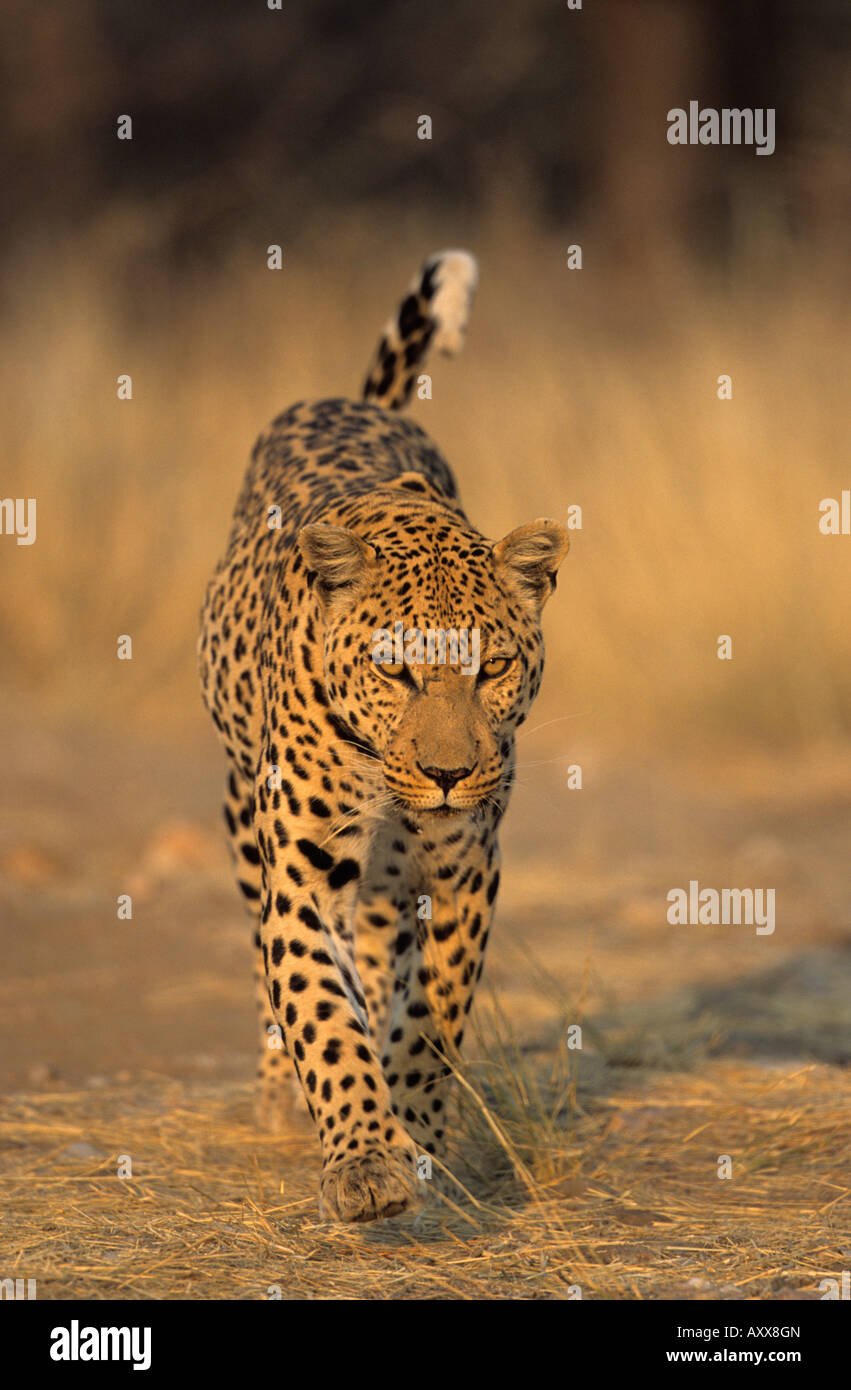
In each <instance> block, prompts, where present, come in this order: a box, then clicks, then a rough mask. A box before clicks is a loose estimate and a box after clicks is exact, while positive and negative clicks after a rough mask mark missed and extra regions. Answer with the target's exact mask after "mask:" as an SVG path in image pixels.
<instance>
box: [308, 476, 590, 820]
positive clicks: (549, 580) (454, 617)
mask: <svg viewBox="0 0 851 1390" xmlns="http://www.w3.org/2000/svg"><path fill="white" fill-rule="evenodd" d="M374 511H375V512H376V513H377V515H376V517H375V519H372V518H371V517H370V516H368V515H364V516H363V518H358V519H357V521H356V522H355V523H354V525H347V526H336V525H330V524H326V523H316V524H313V525H310V526H306V527H305V528H304V529H303V530H302V531H301V533H300V536H299V543H300V547H301V552H302V555H303V557H304V560H305V563H306V565H307V568H308V571H309V572H310V575H311V582H312V584H313V589H314V593H315V595H316V600H317V604H318V606H319V610H320V613H321V619H322V621H323V623H324V645H325V689H326V695H327V699H328V701H329V704H330V706H331V709H332V711H333V714H334V716H336V718H337V719H339V720H341V721H343V723H344V724H345V726H346V728H347V729H348V730H351V733H352V735H353V741H354V742H356V743H359V744H361V745H362V746H363V747H364V748H366V749H368V750H370V751H371V753H372V755H373V756H374V757H375V758H377V759H378V761H379V762H380V767H381V774H382V776H383V782H384V785H385V787H386V790H387V792H388V793H389V794H390V796H391V797H392V798H393V800H394V801H395V802H396V803H397V805H399V806H400V807H402V808H404V809H405V810H407V811H409V812H412V813H414V814H419V815H423V814H428V813H437V814H442V815H449V814H453V813H455V814H457V813H466V814H470V813H471V812H473V811H475V810H476V808H478V807H480V806H482V805H483V804H484V803H485V802H487V801H488V800H489V799H491V800H497V804H504V800H505V795H504V793H505V792H506V790H507V774H508V773H509V772H510V769H511V766H512V755H513V741H514V731H515V730H516V728H517V727H518V726H519V725H520V724H522V722H523V720H524V719H525V717H526V715H527V714H528V712H529V709H530V707H531V704H532V701H533V700H534V698H535V696H536V695H537V693H538V689H539V686H540V683H541V676H542V672H543V664H544V646H543V638H542V634H541V624H540V615H541V610H542V608H543V606H544V603H545V602H546V600H547V598H548V597H549V595H550V594H551V593H552V591H553V589H554V588H555V576H556V570H557V568H558V566H559V564H560V562H561V560H562V559H563V558H564V555H565V554H566V552H567V548H568V539H567V534H566V532H565V530H564V528H563V527H562V526H561V525H559V523H558V522H555V521H550V520H547V519H539V520H537V521H532V522H529V523H528V525H525V526H521V527H519V528H518V529H517V530H515V531H512V532H510V534H509V535H507V536H506V537H505V539H504V540H501V541H499V542H497V543H496V544H494V543H493V542H491V541H488V540H486V539H485V538H484V537H483V536H481V535H480V534H479V533H478V532H476V531H474V530H473V529H472V528H470V526H469V524H468V523H467V522H466V521H465V519H464V518H463V517H462V516H460V514H459V513H458V512H457V511H455V510H454V509H453V508H451V507H449V506H445V505H441V504H440V503H439V502H437V501H435V502H431V501H429V502H425V503H423V502H420V503H418V504H417V503H414V502H409V503H405V504H403V505H401V506H400V505H398V504H397V505H396V506H394V507H392V508H391V509H388V510H387V511H385V510H384V509H383V508H381V509H378V508H375V507H374Z"/></svg>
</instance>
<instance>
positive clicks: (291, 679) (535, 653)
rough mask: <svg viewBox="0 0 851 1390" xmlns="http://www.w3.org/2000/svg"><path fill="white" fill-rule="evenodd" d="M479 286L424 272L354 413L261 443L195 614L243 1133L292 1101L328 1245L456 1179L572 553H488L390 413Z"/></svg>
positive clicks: (310, 408) (281, 1122) (304, 407)
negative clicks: (471, 1042) (242, 1030)
mask: <svg viewBox="0 0 851 1390" xmlns="http://www.w3.org/2000/svg"><path fill="white" fill-rule="evenodd" d="M477 278H478V267H477V263H476V260H475V258H474V257H473V256H472V255H471V254H470V253H469V252H466V251H459V250H446V251H441V252H439V253H437V254H435V255H433V256H430V257H429V258H428V259H427V260H426V261H425V263H424V264H423V265H422V266H421V268H420V270H419V271H418V272H417V274H416V275H415V276H414V279H413V281H412V282H411V284H410V285H409V288H408V290H407V293H406V294H405V295H404V297H403V298H402V299H401V301H400V302H399V303H398V307H397V309H396V311H395V312H394V313H393V314H392V316H391V318H390V320H389V322H388V323H387V325H386V326H385V329H384V331H383V333H382V335H381V337H380V339H379V342H378V346H377V349H376V351H375V353H374V357H373V359H372V362H371V364H370V365H369V368H368V371H367V375H366V379H365V382H364V384H363V387H362V391H361V393H360V397H359V398H358V399H351V398H349V397H333V398H329V399H321V400H314V401H299V402H298V403H296V404H295V405H293V406H291V407H290V408H289V409H288V410H286V411H284V412H283V413H282V414H280V415H278V416H277V417H276V418H275V419H274V420H273V421H272V422H271V424H270V425H269V426H268V428H266V429H265V430H264V431H263V432H262V433H261V435H260V436H259V438H258V439H257V442H256V443H255V445H254V448H253V450H252V453H251V456H250V461H249V464H248V469H247V472H246V475H245V479H244V482H243V485H242V489H241V491H240V492H239V495H238V498H237V502H236V507H235V511H234V515H233V523H232V528H231V531H230V536H229V539H228V542H227V547H226V550H225V553H224V556H223V558H222V559H221V561H220V563H219V564H218V566H217V568H216V570H215V572H214V575H213V577H212V579H211V581H210V583H209V586H208V588H207V591H206V598H205V601H204V604H203V609H202V616H201V633H200V638H199V642H198V662H199V669H200V677H201V686H202V692H203V699H204V702H205V704H206V707H207V709H208V711H209V713H210V715H211V716H212V720H213V723H214V725H215V728H216V730H217V731H218V735H219V738H220V740H221V743H222V744H223V746H224V752H225V757H226V795H225V800H224V818H225V823H226V826H227V831H228V836H229V840H230V844H231V849H232V856H233V863H234V866H235V876H236V881H237V885H238V889H239V892H240V894H241V896H242V899H243V902H244V904H245V906H246V907H247V909H248V911H249V913H250V914H251V917H252V922H253V945H254V961H255V970H254V974H255V991H256V997H257V1005H258V1024H259V1040H260V1062H259V1067H258V1075H257V1090H256V1095H257V1115H258V1118H259V1120H260V1121H261V1123H263V1124H264V1125H265V1126H266V1127H267V1128H269V1129H272V1130H273V1131H274V1130H278V1131H280V1130H281V1129H283V1128H285V1127H286V1125H287V1124H288V1123H290V1121H291V1119H292V1115H293V1106H295V1105H297V1104H298V1103H299V1098H301V1100H302V1101H303V1102H306V1109H307V1112H308V1114H309V1117H310V1118H309V1119H308V1116H307V1115H304V1119H303V1122H304V1123H307V1124H311V1122H312V1125H313V1127H314V1128H315V1133H316V1136H317V1138H318V1143H319V1148H320V1153H321V1175H320V1180H319V1214H320V1217H321V1218H322V1219H323V1220H330V1221H340V1222H367V1221H374V1220H377V1219H385V1218H389V1217H394V1216H400V1215H402V1214H403V1213H413V1214H415V1213H416V1212H417V1210H418V1208H419V1207H420V1206H421V1205H422V1203H423V1201H424V1198H425V1195H426V1188H427V1180H428V1178H429V1176H430V1173H433V1168H432V1164H433V1162H436V1163H437V1164H438V1165H443V1167H444V1168H445V1161H446V1155H447V1143H448V1137H447V1113H448V1110H447V1107H448V1105H449V1102H450V1098H451V1088H452V1085H453V1078H454V1076H455V1074H456V1071H457V1066H458V1060H459V1057H460V1052H459V1049H460V1048H461V1044H462V1041H463V1037H464V1030H465V1025H466V1024H467V1021H468V1014H469V1011H470V1008H471V1004H472V1002H473V996H474V991H475V988H476V985H477V983H478V981H479V980H480V977H481V975H482V968H483V963H484V957H485V949H486V946H487V942H488V938H489V935H490V930H491V922H492V918H493V913H494V909H495V903H496V898H497V891H498V887H499V879H500V853H499V844H498V832H499V828H500V824H501V821H502V819H503V816H504V814H505V811H506V808H507V805H508V801H509V796H510V792H511V787H512V784H513V782H514V780H515V767H516V760H515V738H516V732H517V730H518V728H519V727H520V726H521V725H522V724H523V722H524V720H525V719H526V717H527V715H528V713H529V710H530V708H531V706H532V702H533V701H534V699H535V697H536V695H537V694H538V691H539V688H540V685H541V679H542V674H543V667H544V642H543V635H542V628H541V612H542V609H543V607H544V604H545V603H546V601H547V599H548V598H549V597H550V595H551V594H552V592H553V590H554V589H555V587H556V573H557V570H558V567H559V565H560V563H561V561H562V559H563V558H564V556H565V554H566V552H567V549H568V537H567V533H566V530H565V528H564V527H563V526H562V525H561V524H560V523H559V522H558V521H556V520H553V519H550V518H547V517H541V518H538V519H537V520H534V521H532V522H529V523H526V524H524V525H521V526H519V527H518V528H516V529H515V530H512V531H511V532H510V533H509V534H508V535H506V536H505V537H504V538H503V539H502V540H499V541H496V542H494V541H491V540H488V539H486V537H485V536H484V535H483V534H482V533H481V532H480V531H479V530H477V529H476V527H475V526H474V525H473V524H472V523H471V522H470V521H469V520H468V518H467V516H466V514H465V512H464V511H463V509H462V506H461V502H460V499H459V493H458V489H457V485H456V482H455V478H454V475H453V473H452V470H451V469H450V467H449V464H448V463H447V462H446V461H445V459H444V458H443V456H442V454H441V453H440V452H439V451H438V449H437V447H436V446H435V445H434V444H433V443H432V441H431V440H430V438H429V436H428V434H427V433H426V431H425V430H424V429H423V428H422V427H421V426H420V425H419V424H418V423H416V422H415V421H414V420H412V419H411V418H409V417H408V416H405V415H404V414H402V413H401V412H402V410H403V407H404V406H405V405H406V403H407V402H408V400H409V399H410V397H411V395H412V392H413V388H414V385H415V383H420V384H421V383H422V381H423V380H426V381H428V382H430V381H431V378H430V377H424V376H423V374H422V373H421V368H422V367H423V366H424V365H425V364H426V363H427V361H428V358H429V354H430V353H431V351H432V350H437V351H438V352H442V353H444V354H446V355H450V356H452V355H455V354H457V353H458V352H459V351H460V348H461V346H462V344H463V341H464V338H465V335H466V331H467V326H468V319H469V313H470V306H471V304H472V300H473V297H474V292H475V290H476V284H477ZM420 393H421V386H420V387H418V394H420ZM424 398H425V399H427V398H428V396H427V393H426V395H425V397H424ZM378 634H385V636H386V635H389V636H390V638H391V641H390V644H389V646H388V645H387V643H386V642H385V643H384V646H383V647H382V653H383V654H382V655H381V659H379V657H378V655H377V648H378V647H379V646H380V645H381V643H380V642H379V640H378ZM422 634H428V640H427V642H426V643H424V642H422V641H417V640H415V638H416V637H417V636H421V635H422ZM433 634H438V635H441V634H443V635H448V637H447V640H444V641H443V642H442V643H441V642H440V641H438V640H437V639H435V640H434V641H432V635H433ZM453 634H454V635H455V637H454V638H453ZM459 634H460V635H461V636H462V637H463V636H464V635H465V634H473V635H474V636H475V639H476V640H475V650H476V653H477V660H476V661H475V662H473V661H472V660H468V661H467V662H466V663H462V661H461V657H460V652H459V649H458V644H457V640H455V639H456V638H457V637H458V635H459ZM471 640H472V638H471ZM382 641H383V639H382Z"/></svg>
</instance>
